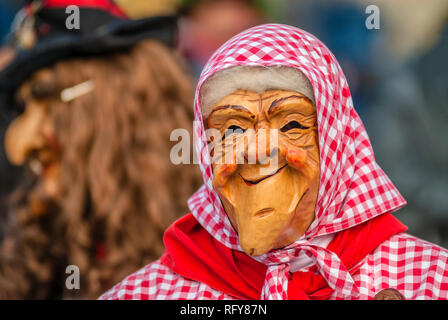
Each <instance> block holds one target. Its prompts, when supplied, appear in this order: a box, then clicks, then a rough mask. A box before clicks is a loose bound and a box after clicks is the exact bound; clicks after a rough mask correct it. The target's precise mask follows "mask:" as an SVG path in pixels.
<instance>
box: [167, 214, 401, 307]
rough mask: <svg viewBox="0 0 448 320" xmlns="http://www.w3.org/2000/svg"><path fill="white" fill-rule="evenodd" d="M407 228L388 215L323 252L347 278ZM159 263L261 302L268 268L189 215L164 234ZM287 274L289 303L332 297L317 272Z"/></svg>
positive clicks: (346, 232)
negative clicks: (341, 265)
mask: <svg viewBox="0 0 448 320" xmlns="http://www.w3.org/2000/svg"><path fill="white" fill-rule="evenodd" d="M406 230H407V227H406V226H405V225H403V224H402V223H401V222H399V221H398V220H397V219H396V218H395V217H394V216H392V215H391V214H389V213H386V214H383V215H380V216H378V217H375V218H373V219H371V220H369V221H366V222H364V223H362V224H360V225H358V226H355V227H353V228H350V229H347V230H343V231H341V232H339V233H337V234H336V235H335V237H334V239H333V240H332V241H331V242H330V243H329V245H328V246H327V249H328V250H330V251H332V252H334V253H336V254H337V255H338V256H339V258H340V259H341V261H342V263H344V265H345V267H346V268H347V270H348V271H349V272H350V274H352V275H353V274H354V273H355V272H356V271H357V270H358V267H359V266H360V265H358V266H357V264H358V262H360V261H361V260H362V259H363V258H364V257H365V256H366V255H368V254H369V253H371V252H372V251H373V250H375V248H377V247H378V245H380V244H381V243H383V242H384V241H385V240H387V239H389V238H390V237H391V236H392V235H394V234H397V233H400V232H404V231H406ZM164 243H165V247H166V250H165V253H164V254H163V256H162V257H161V263H163V264H164V265H166V266H167V267H168V268H170V269H171V270H172V271H173V272H175V273H177V274H179V275H181V276H183V277H185V278H188V279H191V280H195V281H199V282H202V283H205V284H207V285H208V286H210V287H212V288H214V289H216V290H219V291H221V292H223V293H225V294H228V295H230V296H232V297H235V298H239V299H251V300H256V299H259V298H260V293H261V288H262V287H263V283H264V278H265V273H266V266H265V265H264V264H262V263H260V262H258V261H255V260H254V259H252V258H251V257H250V256H248V255H247V254H245V253H244V252H240V251H237V250H232V249H229V248H227V247H226V246H224V245H222V244H221V243H219V242H218V241H217V240H215V238H213V237H212V236H211V235H210V234H209V233H208V232H207V231H206V230H205V229H204V228H203V227H202V226H201V225H200V224H199V223H198V222H197V220H196V219H195V218H194V216H193V215H192V214H191V213H190V214H188V215H186V216H184V217H182V218H181V219H179V220H177V221H176V222H175V223H173V224H172V225H171V226H170V227H169V228H168V229H167V230H166V232H165V235H164ZM314 271H317V269H316V270H311V271H310V272H295V273H292V274H290V277H289V284H288V297H289V299H304V300H307V299H327V298H328V297H330V296H331V294H332V293H333V289H331V288H330V287H329V286H328V284H327V282H326V281H325V279H324V278H323V277H322V276H321V275H320V274H317V275H316V274H315V273H314Z"/></svg>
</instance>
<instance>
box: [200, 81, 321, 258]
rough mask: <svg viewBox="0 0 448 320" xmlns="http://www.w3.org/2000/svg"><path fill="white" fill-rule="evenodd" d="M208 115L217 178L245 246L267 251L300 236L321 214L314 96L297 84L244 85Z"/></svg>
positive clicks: (251, 251) (252, 252) (253, 250)
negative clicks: (294, 86)
mask: <svg viewBox="0 0 448 320" xmlns="http://www.w3.org/2000/svg"><path fill="white" fill-rule="evenodd" d="M205 121H206V127H207V129H208V131H209V132H210V131H211V130H212V132H213V134H212V135H213V137H210V138H211V139H210V140H213V141H211V144H210V150H211V151H210V152H211V156H212V166H213V171H214V180H213V186H214V188H215V190H216V191H217V193H218V195H219V196H220V198H221V200H222V203H223V206H224V208H225V211H226V213H227V215H228V217H229V220H230V221H231V223H232V225H233V227H234V228H235V230H236V231H237V233H238V234H239V240H240V245H241V247H242V248H243V250H244V251H246V252H247V253H248V254H250V255H261V254H263V253H265V252H267V251H269V250H271V249H274V248H280V247H283V246H286V245H288V244H290V243H292V242H294V241H295V240H296V239H298V238H299V237H300V236H301V235H302V234H304V233H305V231H306V230H307V228H308V227H309V225H310V224H311V222H312V221H313V219H314V209H315V201H316V198H317V190H318V179H319V150H318V142H317V124H316V112H315V108H314V105H313V103H312V102H311V101H310V100H309V99H308V98H307V97H305V96H304V95H302V94H301V93H299V92H295V91H287V90H266V91H264V92H262V93H256V92H253V91H248V90H237V91H235V92H233V93H232V94H230V95H227V96H225V97H224V98H222V99H221V100H220V101H218V102H217V103H216V104H215V105H214V106H213V107H212V109H211V113H210V115H209V116H208V117H207V118H206V120H205ZM229 155H230V156H229Z"/></svg>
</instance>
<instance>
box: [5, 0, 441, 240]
mask: <svg viewBox="0 0 448 320" xmlns="http://www.w3.org/2000/svg"><path fill="white" fill-rule="evenodd" d="M115 2H116V3H118V4H120V5H122V6H123V8H124V9H125V11H126V12H127V13H128V14H129V15H130V16H131V17H133V18H140V17H145V16H150V15H158V14H172V13H178V14H179V15H180V16H181V20H180V24H179V27H180V30H179V31H180V32H179V48H178V50H179V51H180V53H181V54H182V55H183V56H184V57H185V58H186V59H187V60H188V62H189V65H190V70H191V72H192V74H193V75H194V77H196V78H197V77H198V76H199V74H200V71H201V68H202V66H203V65H204V64H205V63H206V61H207V59H208V58H209V57H210V55H211V54H212V53H213V52H214V50H216V49H217V48H218V47H219V46H220V45H221V44H222V43H224V42H225V41H226V40H227V39H229V38H230V37H232V36H233V35H234V34H236V33H238V32H240V31H242V30H244V29H246V28H248V27H251V26H253V25H257V24H260V23H265V22H278V23H284V24H290V25H294V26H297V27H300V28H302V29H304V30H307V31H309V32H311V33H313V34H314V35H316V36H317V37H318V38H319V39H321V40H322V41H323V42H324V43H325V44H326V45H327V46H328V47H329V48H330V50H331V51H332V52H333V53H334V55H335V56H336V57H337V59H338V60H339V62H340V64H341V66H342V69H343V70H344V72H345V74H346V77H347V79H348V82H349V85H350V88H351V91H352V95H353V100H354V105H355V108H356V110H357V111H358V113H359V114H360V116H361V118H362V120H363V122H364V124H365V126H366V128H367V131H368V133H369V136H370V139H371V141H372V144H373V149H374V152H375V156H376V159H377V162H378V163H379V164H380V166H381V167H382V168H383V169H384V171H385V172H386V173H387V174H388V175H389V177H390V178H391V180H392V181H393V182H394V184H395V185H396V186H397V188H398V189H399V190H400V192H401V193H402V194H403V196H404V197H405V199H406V200H407V201H408V205H407V206H406V207H405V208H403V209H402V210H400V211H399V213H397V217H398V218H399V219H400V220H402V221H403V222H404V223H405V224H407V225H408V227H409V233H411V234H413V235H416V236H418V237H421V238H423V239H425V240H428V241H432V242H434V243H437V244H439V245H442V246H444V247H448V142H447V141H448V63H447V62H446V59H447V57H448V1H446V0H427V1H421V0H394V1H387V0H380V1H374V0H369V1H364V0H358V1H353V0H345V1H342V0H338V1H336V0H151V1H148V0H117V1H115ZM23 3H24V1H19V0H0V37H1V38H2V39H5V41H6V38H7V33H8V31H9V28H10V25H11V22H12V21H13V18H14V16H15V14H16V13H17V11H18V10H19V9H20V8H21V7H22V6H23ZM368 5H376V6H378V8H379V9H380V28H379V29H378V30H376V29H372V30H368V29H367V28H366V24H365V22H366V19H367V18H368V16H369V14H368V13H366V12H365V10H366V7H367V6H368ZM404 8H405V9H404ZM2 56H3V55H2ZM5 59H6V58H5ZM3 64H4V62H2V59H0V67H1V66H2V65H3ZM7 125H8V120H6V119H3V118H2V119H1V120H0V134H1V137H0V141H1V142H0V177H1V182H0V196H1V198H2V199H3V200H2V201H4V199H5V196H6V195H7V194H8V193H10V192H11V191H12V190H13V189H14V188H15V186H16V185H17V184H18V183H19V181H20V179H21V176H22V170H21V168H17V167H12V166H11V165H9V164H8V162H7V160H6V158H5V155H4V148H3V135H4V132H5V129H6V127H7Z"/></svg>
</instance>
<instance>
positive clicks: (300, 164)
mask: <svg viewBox="0 0 448 320" xmlns="http://www.w3.org/2000/svg"><path fill="white" fill-rule="evenodd" d="M306 159H307V154H306V151H304V150H301V149H295V150H293V149H287V150H286V161H287V162H288V164H289V165H290V166H291V167H293V168H294V169H296V170H302V169H303V168H304V166H305V164H306Z"/></svg>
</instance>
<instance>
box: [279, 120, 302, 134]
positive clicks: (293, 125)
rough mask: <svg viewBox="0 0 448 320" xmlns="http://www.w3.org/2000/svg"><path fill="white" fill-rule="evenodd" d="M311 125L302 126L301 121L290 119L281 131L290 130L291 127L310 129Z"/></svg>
mask: <svg viewBox="0 0 448 320" xmlns="http://www.w3.org/2000/svg"><path fill="white" fill-rule="evenodd" d="M308 128H309V127H304V126H302V125H301V124H300V123H298V122H297V121H290V122H288V123H287V124H286V125H284V126H283V127H282V128H281V129H280V131H281V132H286V131H289V130H291V129H308Z"/></svg>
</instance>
